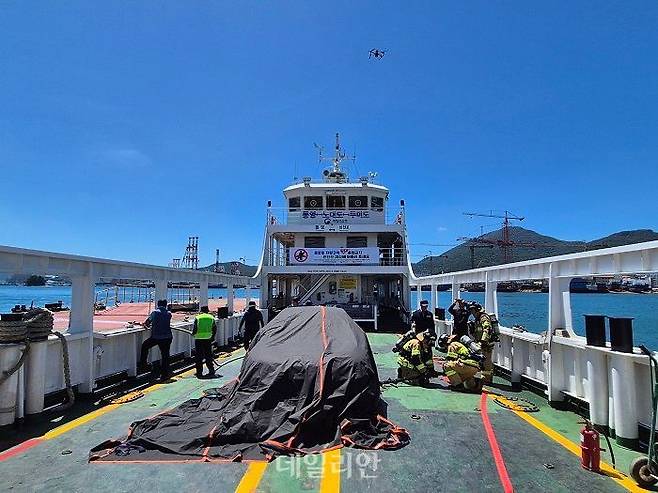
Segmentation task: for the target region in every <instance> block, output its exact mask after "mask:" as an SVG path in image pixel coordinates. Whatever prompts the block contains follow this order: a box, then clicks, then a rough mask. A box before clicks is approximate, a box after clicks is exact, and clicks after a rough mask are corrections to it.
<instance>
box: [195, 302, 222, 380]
mask: <svg viewBox="0 0 658 493" xmlns="http://www.w3.org/2000/svg"><path fill="white" fill-rule="evenodd" d="M216 333H217V324H216V323H215V317H213V316H212V315H211V314H210V313H208V307H207V306H202V307H201V313H199V314H198V315H197V316H196V317H195V318H194V329H192V335H193V336H194V362H195V364H196V377H197V378H213V377H214V376H215V367H214V365H213V360H214V358H213V354H212V343H213V341H214V340H215V334H216ZM204 361H205V363H206V366H207V367H208V374H207V375H205V377H204V375H203V363H204Z"/></svg>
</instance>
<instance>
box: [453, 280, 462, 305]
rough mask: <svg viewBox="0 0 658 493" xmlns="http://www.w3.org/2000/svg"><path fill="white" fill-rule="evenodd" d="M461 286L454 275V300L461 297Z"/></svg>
mask: <svg viewBox="0 0 658 493" xmlns="http://www.w3.org/2000/svg"><path fill="white" fill-rule="evenodd" d="M459 287H460V284H459V283H458V282H457V280H456V279H455V278H454V277H453V278H452V301H453V302H454V301H455V300H456V299H459V298H461V294H460V292H459Z"/></svg>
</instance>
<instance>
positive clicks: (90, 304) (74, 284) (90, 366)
mask: <svg viewBox="0 0 658 493" xmlns="http://www.w3.org/2000/svg"><path fill="white" fill-rule="evenodd" d="M92 270H93V269H92V266H91V265H89V267H88V273H87V274H86V275H78V276H72V277H71V315H70V319H69V333H71V334H80V333H86V334H87V342H86V346H85V347H86V349H87V351H86V354H84V353H83V359H82V361H81V363H82V368H83V375H85V378H84V379H83V381H82V383H81V384H80V386H79V388H78V390H79V391H80V392H82V393H91V392H92V391H93V389H94V361H93V359H94V287H95V279H94V276H93V275H92V272H91V271H92Z"/></svg>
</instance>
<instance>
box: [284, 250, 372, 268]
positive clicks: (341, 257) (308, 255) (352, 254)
mask: <svg viewBox="0 0 658 493" xmlns="http://www.w3.org/2000/svg"><path fill="white" fill-rule="evenodd" d="M289 260H290V263H291V264H292V265H378V264H379V248H377V247H367V248H291V249H290V254H289Z"/></svg>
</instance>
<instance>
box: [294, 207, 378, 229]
mask: <svg viewBox="0 0 658 493" xmlns="http://www.w3.org/2000/svg"><path fill="white" fill-rule="evenodd" d="M383 219H384V211H383V210H382V209H356V210H317V211H315V210H305V211H298V212H295V213H290V214H289V215H288V222H289V223H302V224H304V223H306V224H318V225H325V226H329V225H331V226H339V225H349V224H363V223H378V222H382V221H383Z"/></svg>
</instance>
